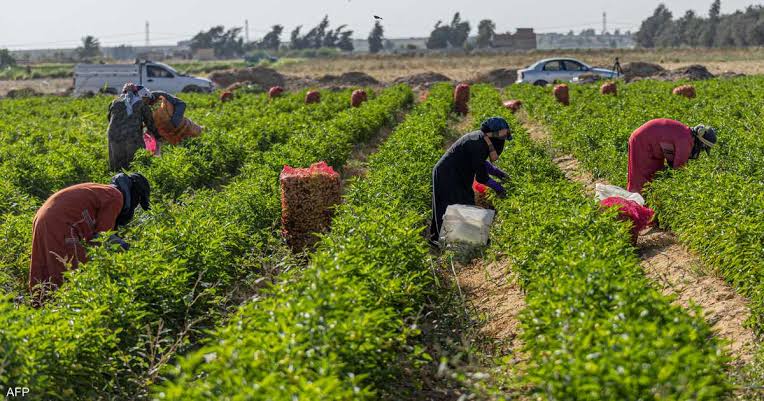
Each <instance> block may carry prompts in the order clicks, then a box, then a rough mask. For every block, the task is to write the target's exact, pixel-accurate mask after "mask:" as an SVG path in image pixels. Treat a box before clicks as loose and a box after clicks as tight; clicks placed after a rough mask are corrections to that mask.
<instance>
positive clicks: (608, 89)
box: [600, 82, 618, 95]
mask: <svg viewBox="0 0 764 401" xmlns="http://www.w3.org/2000/svg"><path fill="white" fill-rule="evenodd" d="M600 93H601V94H603V95H618V86H616V84H615V82H606V83H604V84H602V86H600Z"/></svg>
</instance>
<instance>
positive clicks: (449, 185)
mask: <svg viewBox="0 0 764 401" xmlns="http://www.w3.org/2000/svg"><path fill="white" fill-rule="evenodd" d="M511 131H512V130H511V128H510V127H509V124H508V123H507V121H506V120H505V119H503V118H501V117H492V118H489V119H487V120H485V121H484V122H483V123H482V124H481V125H480V130H479V131H475V132H471V133H469V134H466V135H464V136H463V137H461V138H459V140H458V141H456V142H455V143H454V144H453V145H451V147H450V148H449V149H448V151H447V152H446V154H444V155H443V157H441V158H440V161H438V164H436V165H435V168H434V169H433V170H432V213H433V216H432V225H431V226H430V239H431V241H437V240H438V237H439V235H440V228H441V225H442V224H443V215H444V214H445V213H446V208H448V206H449V205H474V204H475V193H474V192H473V190H472V183H473V181H477V182H479V183H481V184H483V185H486V186H488V187H490V188H491V189H493V190H494V191H495V192H496V193H497V194H498V195H499V196H504V195H505V193H506V192H505V190H504V187H502V185H501V184H500V183H498V182H497V181H495V180H494V179H493V178H491V176H494V177H497V178H499V179H502V180H503V179H505V178H507V174H506V173H505V172H503V171H501V169H499V168H498V167H496V166H494V165H493V163H492V162H495V161H496V160H498V158H499V155H501V152H502V151H503V150H504V144H505V142H506V141H507V140H512V132H511ZM489 159H490V161H489Z"/></svg>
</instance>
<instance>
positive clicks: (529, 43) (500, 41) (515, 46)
mask: <svg viewBox="0 0 764 401" xmlns="http://www.w3.org/2000/svg"><path fill="white" fill-rule="evenodd" d="M493 47H495V48H507V49H512V50H534V49H536V33H535V32H533V28H517V32H515V33H514V34H512V33H509V32H507V33H499V34H496V35H493Z"/></svg>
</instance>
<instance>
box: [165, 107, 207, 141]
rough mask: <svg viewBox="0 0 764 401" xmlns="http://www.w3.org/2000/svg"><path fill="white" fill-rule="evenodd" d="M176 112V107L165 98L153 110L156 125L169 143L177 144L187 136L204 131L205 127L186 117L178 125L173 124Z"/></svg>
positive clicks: (193, 135)
mask: <svg viewBox="0 0 764 401" xmlns="http://www.w3.org/2000/svg"><path fill="white" fill-rule="evenodd" d="M174 112H175V107H173V105H172V104H171V103H170V102H168V101H166V100H165V99H164V98H162V101H161V103H160V104H159V107H157V108H156V109H155V110H154V112H153V117H154V125H156V127H157V130H158V131H159V135H161V136H162V138H164V140H165V141H167V143H169V144H171V145H177V144H179V143H180V142H181V141H182V140H184V139H186V138H190V137H195V136H199V135H200V134H201V133H202V130H204V128H203V127H201V126H200V125H198V124H196V123H195V122H193V121H191V120H189V119H188V118H185V117H184V118H183V120H182V121H181V122H180V124H179V125H178V126H177V127H176V126H175V125H173V123H172V115H173V113H174Z"/></svg>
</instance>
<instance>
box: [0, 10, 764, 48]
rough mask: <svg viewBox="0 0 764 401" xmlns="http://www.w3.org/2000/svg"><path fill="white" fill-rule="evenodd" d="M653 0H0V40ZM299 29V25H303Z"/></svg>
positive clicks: (561, 28) (412, 22)
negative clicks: (148, 24)
mask: <svg viewBox="0 0 764 401" xmlns="http://www.w3.org/2000/svg"><path fill="white" fill-rule="evenodd" d="M659 3H661V1H659V0H655V1H653V0H650V1H634V0H620V1H610V0H580V1H570V0H522V1H517V0H437V1H436V0H427V1H421V0H419V1H417V0H378V1H371V0H280V1H279V0H273V1H263V0H249V1H245V0H214V1H209V0H207V1H202V0H182V1H181V0H152V1H148V0H128V1H113V0H108V1H104V0H100V1H97V0H0V48H3V47H9V48H12V49H14V48H16V49H18V48H41V47H76V46H77V45H78V43H79V41H80V38H81V37H82V36H84V35H88V34H89V35H94V36H96V37H98V38H99V39H100V40H101V43H102V44H103V45H118V44H133V45H141V44H143V43H144V24H145V22H146V21H149V23H150V31H151V42H152V44H168V43H175V42H177V41H178V40H182V39H186V38H189V37H190V36H192V35H193V34H194V33H196V32H198V31H199V30H201V29H207V28H209V27H211V26H213V25H219V24H223V25H225V26H226V27H228V26H243V25H244V20H245V19H248V20H249V27H250V39H252V40H254V39H255V38H258V37H261V36H262V35H264V34H265V32H267V30H268V28H269V27H270V26H271V25H273V24H276V23H278V24H282V25H284V26H285V28H286V32H285V36H284V37H285V38H288V35H289V31H291V29H292V28H294V27H295V26H296V25H301V24H302V25H304V26H305V28H310V27H312V26H314V25H315V24H316V23H318V22H319V21H320V19H321V18H322V17H323V16H324V14H328V15H329V19H330V21H331V23H332V26H337V25H339V24H347V25H348V26H349V27H350V29H353V30H355V35H354V36H355V37H357V38H365V37H366V36H367V35H368V33H369V31H370V30H371V26H372V25H373V20H372V15H374V14H376V15H380V16H382V17H383V18H384V21H383V23H384V27H385V36H387V37H408V36H426V35H427V34H428V33H429V32H430V30H431V29H432V26H433V25H434V24H435V22H436V21H437V20H438V19H443V20H450V19H451V16H452V15H453V13H454V12H455V11H461V12H462V17H463V19H467V20H469V21H470V22H471V23H472V26H473V33H474V32H475V30H476V28H477V22H478V21H479V20H481V19H483V18H490V19H492V20H493V21H494V22H495V23H496V26H497V30H498V31H500V32H504V31H508V30H514V29H515V28H517V27H533V28H535V29H536V30H537V31H538V32H567V31H568V30H571V29H573V30H575V31H579V30H581V29H584V28H595V29H597V30H598V31H599V30H601V29H602V28H601V27H602V12H603V11H604V12H607V17H608V22H609V30H613V29H615V28H620V29H621V30H623V31H625V30H629V29H631V30H636V29H637V28H638V27H639V23H640V22H641V21H642V20H643V19H644V18H645V17H647V16H648V15H650V14H651V13H652V12H653V10H654V9H655V7H656V6H657V5H658V4H659ZM663 3H665V4H667V5H668V7H669V8H670V9H671V11H672V12H674V15H675V16H681V15H682V14H684V12H685V10H687V9H690V8H692V9H694V10H696V11H697V12H699V13H701V14H703V15H705V14H706V13H707V10H708V7H709V5H710V4H711V0H703V1H697V0H695V1H693V0H666V1H663ZM750 4H761V1H758V2H757V1H755V0H722V13H729V12H731V11H734V10H735V9H739V8H744V7H746V6H748V5H750ZM304 31H305V30H303V32H304Z"/></svg>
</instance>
